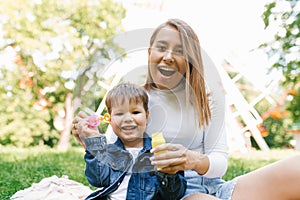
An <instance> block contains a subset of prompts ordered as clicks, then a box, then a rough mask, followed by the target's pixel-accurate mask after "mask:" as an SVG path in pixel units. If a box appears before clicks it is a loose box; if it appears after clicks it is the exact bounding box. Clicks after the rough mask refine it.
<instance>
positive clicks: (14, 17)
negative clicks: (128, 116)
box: [0, 0, 125, 147]
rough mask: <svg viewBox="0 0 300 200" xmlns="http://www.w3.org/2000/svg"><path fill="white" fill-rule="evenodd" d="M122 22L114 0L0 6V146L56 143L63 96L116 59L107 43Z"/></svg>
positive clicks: (18, 0)
mask: <svg viewBox="0 0 300 200" xmlns="http://www.w3.org/2000/svg"><path fill="white" fill-rule="evenodd" d="M124 17H125V9H124V8H123V7H122V6H121V5H120V4H118V3H115V2H114V1H112V0H74V1H60V0H53V1H31V0H25V1H23V0H22V1H21V0H16V1H14V3H11V2H9V1H3V2H1V7H0V41H1V42H0V60H1V61H2V62H1V61H0V78H1V79H0V80H1V81H0V101H1V104H0V111H1V113H2V114H1V117H0V126H1V130H0V144H4V145H8V144H11V145H15V146H24V147H26V146H34V145H39V144H47V145H49V146H54V145H56V144H57V142H58V138H59V135H60V131H59V130H57V129H56V128H55V127H54V125H53V122H54V119H55V117H57V116H58V114H59V113H61V112H65V105H64V102H65V99H66V96H67V93H71V92H73V89H74V85H75V84H76V82H77V80H78V77H79V78H80V79H82V78H85V79H86V81H87V79H88V78H87V77H88V76H83V75H85V74H88V73H89V72H90V71H91V70H94V71H93V73H94V72H95V70H100V69H101V67H103V65H104V64H105V63H106V62H108V60H109V59H110V57H111V55H114V54H119V53H117V52H118V51H120V49H119V48H118V47H117V46H116V45H115V44H114V43H113V41H112V40H111V38H112V37H113V36H114V35H115V34H117V33H118V32H120V31H121V30H122V26H121V20H122V18H124ZM108 52H110V54H109V53H108ZM93 66H96V67H97V68H95V67H94V68H93ZM82 69H84V73H78V71H80V70H81V71H82ZM93 83H95V82H93ZM93 83H92V85H93ZM91 92H93V91H91ZM84 95H87V94H84ZM92 97H94V96H93V95H92ZM90 99H93V98H90ZM62 117H64V116H62Z"/></svg>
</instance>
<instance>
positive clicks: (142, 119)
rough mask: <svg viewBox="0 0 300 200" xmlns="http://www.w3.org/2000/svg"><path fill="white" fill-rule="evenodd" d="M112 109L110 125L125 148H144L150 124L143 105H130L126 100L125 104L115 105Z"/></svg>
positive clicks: (132, 103) (133, 103)
mask: <svg viewBox="0 0 300 200" xmlns="http://www.w3.org/2000/svg"><path fill="white" fill-rule="evenodd" d="M111 108H112V109H111V121H110V125H111V126H112V129H113V131H114V132H115V134H116V135H117V136H118V137H119V138H120V139H121V140H122V142H123V144H124V146H125V147H126V148H127V147H142V146H143V134H144V132H145V129H146V126H147V122H148V112H146V111H145V109H144V106H143V103H142V102H140V103H135V102H130V103H129V101H128V100H125V102H123V103H115V104H113V105H112V107H111Z"/></svg>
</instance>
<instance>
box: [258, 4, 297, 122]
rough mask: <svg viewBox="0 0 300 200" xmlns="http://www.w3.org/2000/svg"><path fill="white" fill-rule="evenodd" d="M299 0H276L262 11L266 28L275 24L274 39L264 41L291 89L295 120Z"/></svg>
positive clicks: (263, 46) (285, 82)
mask: <svg viewBox="0 0 300 200" xmlns="http://www.w3.org/2000/svg"><path fill="white" fill-rule="evenodd" d="M299 5H300V2H299V1H297V0H284V1H282V0H274V1H273V2H271V3H268V4H267V5H266V6H265V12H264V13H263V15H262V18H263V21H264V23H265V27H266V28H269V27H270V28H276V29H277V30H278V31H277V32H276V33H275V35H274V39H273V40H272V41H269V42H267V43H265V44H262V45H261V48H264V49H265V50H266V52H267V53H268V55H269V56H270V58H271V59H272V60H274V64H273V68H275V69H278V70H280V71H281V72H282V74H283V76H284V78H285V79H284V80H283V81H282V85H283V86H284V87H285V88H286V90H287V91H291V93H292V95H290V100H289V101H287V102H286V106H287V110H288V111H290V112H291V113H292V115H291V116H292V118H293V121H294V122H297V121H299V120H300V111H299V105H300V102H299V101H300V97H299V95H300V85H299V84H300V76H299V74H300V59H299V57H300V49H299V39H300V32H299V30H300V11H299Z"/></svg>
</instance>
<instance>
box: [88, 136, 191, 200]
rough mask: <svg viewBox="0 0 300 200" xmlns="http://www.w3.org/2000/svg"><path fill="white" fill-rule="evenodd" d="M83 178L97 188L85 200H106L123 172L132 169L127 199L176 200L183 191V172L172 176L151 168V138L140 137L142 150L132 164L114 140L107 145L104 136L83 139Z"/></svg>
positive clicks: (129, 157) (118, 142)
mask: <svg viewBox="0 0 300 200" xmlns="http://www.w3.org/2000/svg"><path fill="white" fill-rule="evenodd" d="M85 144H86V153H85V156H84V160H85V162H86V169H85V175H86V178H87V180H88V182H89V183H90V184H91V185H92V186H94V187H98V188H100V189H99V190H97V191H95V192H93V193H92V194H90V195H89V196H88V197H87V198H86V199H87V200H90V199H98V200H100V199H101V200H102V199H107V196H108V195H109V194H111V193H112V192H114V191H115V190H117V188H118V187H119V185H120V184H121V182H122V181H123V179H124V177H125V175H126V172H127V171H128V170H129V169H130V167H131V166H132V165H133V167H132V174H131V177H130V180H129V183H128V188H127V197H126V199H127V200H136V199H138V200H150V199H170V200H175V199H180V198H181V197H183V195H184V193H185V190H186V180H185V178H184V174H183V171H180V172H178V173H177V174H175V175H171V174H165V173H161V172H158V171H155V168H154V166H153V165H151V161H150V157H151V156H153V154H151V153H150V149H151V138H150V137H149V136H148V135H147V134H144V147H143V149H142V150H141V151H140V152H139V155H138V157H137V159H136V160H135V161H134V160H133V157H132V155H131V154H130V153H129V152H128V151H127V150H126V149H125V148H124V146H123V143H122V142H121V140H120V139H119V138H118V139H117V141H116V142H115V143H114V144H107V142H106V137H105V136H100V137H90V138H85Z"/></svg>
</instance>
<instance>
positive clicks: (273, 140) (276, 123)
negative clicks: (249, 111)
mask: <svg viewBox="0 0 300 200" xmlns="http://www.w3.org/2000/svg"><path fill="white" fill-rule="evenodd" d="M263 125H264V127H265V128H266V130H267V131H268V135H267V136H266V137H265V138H264V139H265V141H266V143H267V144H268V146H269V147H270V148H283V147H285V148H291V144H290V141H291V140H292V139H293V136H292V135H290V134H287V131H286V130H287V129H288V128H289V123H288V122H287V121H286V120H283V119H274V118H272V117H268V118H267V119H265V120H264V122H263ZM252 144H253V146H254V147H256V148H258V146H257V144H256V143H255V142H254V140H252Z"/></svg>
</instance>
